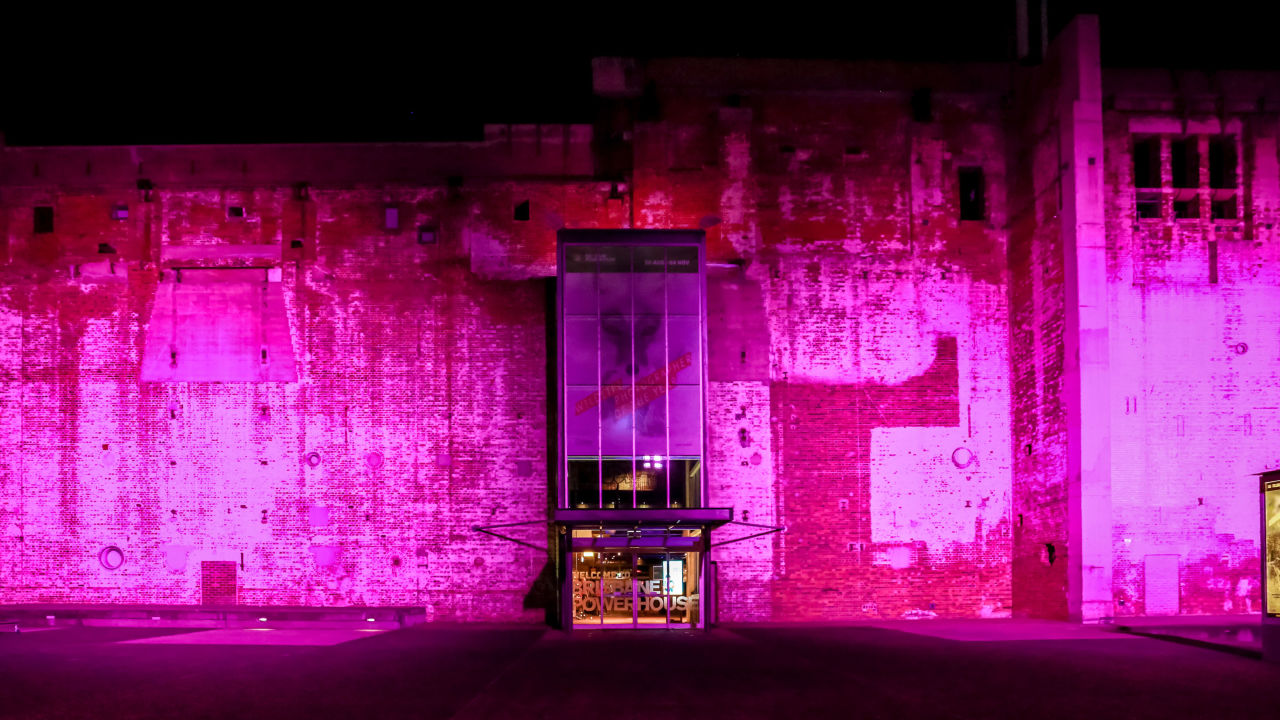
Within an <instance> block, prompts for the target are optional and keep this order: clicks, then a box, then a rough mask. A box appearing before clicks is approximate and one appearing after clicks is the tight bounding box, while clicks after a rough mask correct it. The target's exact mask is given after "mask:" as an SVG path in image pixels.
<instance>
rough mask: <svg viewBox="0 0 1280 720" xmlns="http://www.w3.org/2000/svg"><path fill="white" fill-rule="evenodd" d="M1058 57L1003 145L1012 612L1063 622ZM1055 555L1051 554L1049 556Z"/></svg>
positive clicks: (1042, 71)
mask: <svg viewBox="0 0 1280 720" xmlns="http://www.w3.org/2000/svg"><path fill="white" fill-rule="evenodd" d="M1057 62H1058V58H1057V57H1056V56H1051V57H1050V58H1049V62H1048V63H1047V64H1046V65H1045V66H1044V67H1042V68H1038V77H1032V78H1024V79H1023V82H1024V83H1027V84H1028V85H1030V86H1031V87H1029V88H1028V89H1027V90H1026V92H1027V93H1030V94H1031V96H1030V97H1027V98H1026V99H1025V100H1024V102H1023V103H1022V104H1021V105H1020V106H1018V107H1017V108H1015V113H1014V119H1013V127H1014V129H1015V131H1014V133H1013V134H1012V137H1011V141H1010V143H1009V147H1010V155H1011V156H1012V157H1014V158H1019V159H1018V160H1016V161H1014V162H1011V164H1010V167H1011V176H1010V182H1009V206H1010V220H1009V290H1008V292H1009V338H1010V345H1009V353H1010V363H1009V383H1010V386H1011V395H1012V403H1011V407H1012V416H1011V435H1012V437H1011V443H1012V462H1013V488H1012V490H1013V507H1012V513H1011V515H1012V517H1011V520H1012V525H1013V538H1014V540H1013V558H1012V565H1013V568H1012V583H1013V607H1014V611H1015V613H1016V614H1018V615H1020V616H1029V617H1048V618H1059V619H1060V618H1065V617H1067V614H1068V613H1067V562H1066V558H1067V554H1068V553H1069V552H1070V551H1071V548H1070V542H1069V530H1068V525H1067V463H1066V443H1067V417H1066V409H1065V407H1064V405H1063V398H1062V391H1063V377H1062V375H1063V363H1064V359H1065V358H1064V352H1065V350H1064V347H1063V332H1064V325H1065V314H1064V308H1065V302H1066V298H1065V290H1064V287H1063V285H1064V282H1065V278H1064V272H1063V270H1064V268H1063V249H1062V227H1061V222H1060V220H1059V213H1060V211H1061V209H1062V208H1061V203H1062V197H1061V193H1060V192H1059V186H1060V182H1061V179H1060V165H1061V161H1060V157H1059V142H1058V140H1059V138H1058V137H1057V135H1055V134H1053V133H1052V132H1051V131H1052V129H1053V128H1055V127H1056V126H1057V123H1058V121H1059V118H1058V107H1057V104H1056V99H1057V98H1056V91H1057V89H1058V87H1059V83H1060V80H1059V77H1058V76H1059V74H1060V73H1059V68H1058V65H1057ZM1050 549H1052V553H1053V554H1052V556H1051V555H1050Z"/></svg>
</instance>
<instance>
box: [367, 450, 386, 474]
mask: <svg viewBox="0 0 1280 720" xmlns="http://www.w3.org/2000/svg"><path fill="white" fill-rule="evenodd" d="M364 464H365V465H368V466H369V469H370V470H377V469H378V468H380V467H382V453H380V452H371V453H369V454H368V455H365V456H364Z"/></svg>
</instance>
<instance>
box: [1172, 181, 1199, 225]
mask: <svg viewBox="0 0 1280 720" xmlns="http://www.w3.org/2000/svg"><path fill="white" fill-rule="evenodd" d="M1173 216H1174V217H1175V218H1178V219H1179V220H1190V219H1194V218H1198V217H1200V195H1199V193H1198V192H1196V191H1195V190H1194V189H1192V188H1183V189H1181V190H1176V191H1174V194H1173Z"/></svg>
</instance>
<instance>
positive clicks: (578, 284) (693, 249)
mask: <svg viewBox="0 0 1280 720" xmlns="http://www.w3.org/2000/svg"><path fill="white" fill-rule="evenodd" d="M558 268H559V273H558V278H557V285H556V289H557V294H556V297H557V315H558V317H557V338H558V347H557V369H558V374H557V382H558V384H559V387H558V388H557V391H556V395H557V413H558V417H557V428H558V435H559V454H558V472H557V475H558V477H557V478H556V510H555V522H556V524H557V525H558V526H559V533H558V548H559V559H558V563H557V564H558V572H557V574H558V577H559V579H560V588H561V589H560V608H561V613H560V618H561V626H562V627H565V628H573V629H584V628H690V627H705V626H706V625H707V624H708V622H709V620H710V619H711V618H713V617H714V614H713V613H714V601H713V598H714V577H713V576H709V574H708V569H709V567H710V565H709V558H708V555H709V552H708V551H709V548H710V532H711V530H712V529H713V528H714V527H717V526H718V525H721V524H724V523H726V522H729V521H730V520H732V510H731V509H729V508H708V507H707V503H706V497H707V493H706V489H707V487H708V486H707V478H706V471H705V464H704V462H703V459H704V458H705V457H706V422H705V417H706V412H705V408H706V393H705V387H706V352H705V349H706V290H705V281H706V277H705V270H704V268H705V259H704V248H703V234H702V232H700V231H655V230H562V231H560V234H559V253H558Z"/></svg>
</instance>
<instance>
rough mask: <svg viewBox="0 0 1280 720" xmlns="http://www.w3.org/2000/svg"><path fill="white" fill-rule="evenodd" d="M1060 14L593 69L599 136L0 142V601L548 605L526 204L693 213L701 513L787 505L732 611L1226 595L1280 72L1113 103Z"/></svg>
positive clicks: (1182, 607) (1265, 244)
mask: <svg viewBox="0 0 1280 720" xmlns="http://www.w3.org/2000/svg"><path fill="white" fill-rule="evenodd" d="M1091 32H1092V33H1093V34H1092V35H1091V34H1090V33H1091ZM1066 37H1067V39H1066V40H1065V41H1061V42H1060V44H1059V45H1058V46H1057V47H1056V49H1055V51H1054V52H1051V53H1050V55H1049V57H1048V58H1047V60H1046V62H1045V63H1044V64H1042V65H1040V66H1038V67H1034V68H1023V69H1019V70H1018V71H1016V72H1013V73H1010V71H1009V69H1008V68H1004V67H997V66H984V65H966V66H926V65H895V64H876V63H831V62H811V61H803V62H801V61H796V62H790V61H717V60H681V61H650V62H648V63H644V64H642V66H641V67H637V68H636V70H635V71H634V73H632V74H627V73H623V72H617V73H610V71H609V68H610V67H611V66H609V64H608V63H607V62H606V63H604V64H602V65H599V66H598V67H597V92H599V93H600V94H601V96H602V103H603V102H606V101H607V103H608V109H607V112H605V111H602V112H601V114H600V119H599V120H598V121H597V123H596V125H595V126H594V127H593V126H585V125H583V126H577V125H575V126H564V125H557V126H490V127H489V128H487V129H486V136H485V139H484V140H483V141H481V142H476V143H450V144H438V145H433V144H403V145H369V146H360V145H318V146H261V147H252V146H229V147H226V148H202V147H185V148H184V147H172V148H159V147H135V148H0V263H3V264H2V265H0V436H2V437H4V438H5V439H6V440H8V442H6V443H3V444H0V531H3V532H0V603H8V602H147V603H183V604H195V603H200V602H219V603H221V602H229V601H234V602H239V603H243V604H289V605H293V604H297V605H400V604H412V605H421V606H425V607H426V609H427V614H428V617H429V618H431V619H434V620H503V621H510V620H516V621H524V622H541V621H543V619H544V618H545V617H547V610H548V609H549V608H552V607H554V602H555V592H556V584H555V582H556V580H555V568H554V563H553V562H552V560H551V557H552V555H551V554H550V553H549V552H546V551H543V550H540V549H539V547H541V546H545V545H547V541H548V539H549V533H550V532H551V530H550V528H548V526H547V525H546V524H545V521H546V520H547V518H548V513H549V510H550V509H551V506H552V505H553V503H554V500H553V493H552V491H551V488H552V487H553V478H550V477H549V476H548V467H550V466H553V465H554V463H553V462H551V460H552V458H553V457H554V454H555V452H556V450H555V445H554V432H552V433H551V439H550V440H549V439H548V427H549V426H551V427H554V422H553V418H550V417H549V416H548V397H554V395H552V394H551V392H550V388H549V387H548V377H549V376H552V375H554V373H549V372H548V358H549V357H553V354H552V352H553V348H550V347H548V339H549V338H552V339H553V338H554V328H550V330H551V331H552V332H549V328H548V325H547V324H548V322H549V321H550V319H551V318H553V317H554V312H551V311H549V308H553V307H554V304H553V303H550V302H549V301H550V300H551V299H552V297H551V296H550V295H549V288H550V280H549V278H550V277H551V276H553V275H554V274H555V271H556V268H555V258H556V252H555V250H556V248H555V241H556V240H555V238H556V231H557V230H559V229H562V228H684V229H687V228H700V229H703V230H705V232H706V239H707V248H708V252H707V257H708V263H709V267H708V273H707V275H708V279H707V286H708V289H707V292H708V295H707V297H708V308H707V315H708V329H707V333H708V339H709V343H710V346H709V348H708V351H707V358H708V381H709V382H708V386H707V398H706V399H707V407H706V418H705V420H706V423H707V427H708V456H707V458H706V477H707V482H708V487H707V491H708V497H707V501H708V504H709V505H712V506H715V507H730V508H732V509H733V513H734V520H735V523H732V524H730V525H728V526H725V527H723V528H720V529H717V530H715V531H713V532H712V535H711V536H712V539H713V541H715V542H716V543H721V542H726V541H732V540H736V539H739V538H745V537H746V536H748V535H753V534H756V533H760V532H762V531H763V530H767V529H769V528H775V527H776V528H781V532H777V533H772V534H763V535H760V536H758V537H752V538H749V539H744V540H742V541H741V542H732V543H729V544H725V545H719V546H717V547H716V548H715V550H714V552H713V558H712V559H713V560H714V561H715V563H716V569H715V579H716V590H717V596H716V603H715V605H716V606H717V608H718V619H719V620H721V621H744V622H749V621H802V620H849V619H876V618H887V617H888V618H900V617H933V616H947V617H1008V616H1010V615H1023V616H1036V617H1051V618H1068V617H1073V618H1085V619H1096V618H1097V617H1099V616H1105V615H1107V614H1115V615H1130V614H1144V613H1156V612H1170V611H1172V612H1182V613H1208V612H1215V613H1216V612H1224V611H1225V612H1249V611H1256V609H1257V607H1256V602H1255V601H1254V600H1253V598H1254V597H1256V590H1257V580H1258V548H1257V516H1256V512H1257V497H1256V495H1255V494H1254V493H1255V492H1256V487H1255V486H1254V483H1255V480H1254V478H1252V476H1251V475H1250V473H1253V472H1258V471H1260V470H1262V469H1264V468H1266V467H1274V466H1278V465H1280V456H1277V455H1278V454H1277V452H1276V450H1275V448H1274V447H1270V446H1268V445H1267V440H1268V438H1269V437H1271V435H1273V434H1274V432H1276V431H1277V425H1278V424H1280V415H1278V414H1277V413H1278V412H1280V411H1278V410H1277V409H1276V408H1277V407H1280V396H1278V395H1277V393H1278V392H1280V391H1278V390H1277V388H1280V371H1278V370H1277V369H1276V367H1277V366H1276V364H1275V358H1276V357H1277V355H1278V354H1280V345H1277V343H1278V342H1280V339H1278V338H1280V291H1278V290H1277V288H1278V287H1280V282H1278V281H1280V277H1278V276H1277V272H1278V271H1277V270H1276V267H1277V260H1280V258H1278V257H1277V251H1276V245H1275V242H1274V241H1273V238H1272V234H1273V233H1274V232H1280V230H1273V229H1272V226H1273V225H1274V224H1275V223H1276V222H1277V217H1276V215H1277V213H1278V212H1280V162H1278V161H1277V147H1276V144H1277V140H1276V138H1277V136H1278V135H1280V127H1277V125H1276V122H1275V120H1274V119H1273V117H1272V116H1268V115H1259V114H1257V113H1253V114H1250V113H1249V112H1246V110H1247V108H1245V107H1244V106H1243V105H1241V104H1240V103H1244V101H1245V99H1247V100H1248V102H1249V103H1253V107H1254V108H1255V109H1256V108H1257V103H1258V102H1263V104H1264V105H1265V104H1266V102H1277V103H1280V99H1275V98H1272V99H1271V100H1268V99H1267V97H1264V98H1263V99H1262V101H1259V100H1258V96H1259V95H1260V94H1261V95H1265V92H1264V91H1263V90H1262V89H1259V88H1261V87H1262V86H1263V85H1265V82H1264V81H1265V78H1261V79H1260V78H1257V77H1253V76H1239V77H1236V76H1230V77H1226V76H1224V78H1223V79H1221V82H1222V83H1223V84H1222V85H1221V87H1219V88H1217V89H1215V88H1212V87H1209V86H1208V85H1207V84H1205V83H1203V82H1201V80H1203V78H1199V79H1197V78H1198V76H1194V75H1189V76H1188V77H1187V78H1183V79H1182V80H1180V84H1179V85H1178V87H1181V88H1184V92H1192V90H1186V88H1192V89H1193V90H1194V89H1195V88H1200V89H1199V90H1194V93H1199V94H1198V95H1196V98H1202V96H1203V97H1207V98H1210V100H1212V98H1213V97H1217V96H1215V95H1213V93H1219V94H1222V96H1223V97H1224V98H1226V99H1225V100H1223V101H1222V102H1219V103H1218V104H1216V105H1213V103H1212V102H1210V100H1205V101H1204V102H1205V103H1208V105H1206V106H1205V107H1209V105H1212V107H1213V108H1216V110H1214V112H1212V113H1210V112H1208V111H1207V110H1204V109H1203V108H1200V106H1198V105H1195V103H1193V102H1190V101H1189V100H1187V99H1186V98H1183V99H1181V100H1180V99H1179V98H1178V96H1177V93H1176V92H1174V90H1173V88H1172V86H1170V87H1162V86H1160V85H1159V84H1158V81H1153V80H1152V79H1151V78H1150V77H1148V76H1146V75H1142V74H1134V73H1107V74H1105V75H1104V76H1103V80H1102V81H1101V85H1102V87H1101V95H1099V88H1098V87H1097V85H1098V83H1096V82H1093V81H1092V80H1091V79H1090V78H1092V77H1094V76H1095V75H1096V73H1097V71H1098V66H1097V57H1096V52H1094V54H1093V55H1090V53H1091V52H1093V50H1090V48H1093V49H1094V50H1096V44H1091V43H1096V25H1094V26H1092V30H1090V28H1089V27H1088V26H1085V27H1083V29H1082V28H1081V27H1079V26H1077V27H1076V28H1075V29H1073V30H1071V31H1070V32H1069V33H1067V35H1066ZM1091 72H1092V73H1093V75H1091V74H1090V73H1091ZM1011 78H1012V80H1011ZM650 83H652V84H651V85H650ZM1197 83H1199V84H1197ZM1201 85H1203V86H1204V87H1201ZM646 88H647V89H646ZM926 88H927V89H929V90H928V92H923V91H922V89H926ZM1202 91H1203V92H1202ZM1194 93H1193V94H1194ZM1103 96H1105V97H1106V98H1107V99H1106V107H1107V110H1106V111H1105V112H1104V110H1103V106H1104V102H1103V100H1102V99H1101V98H1102V97H1103ZM1237 99H1238V100H1239V102H1237ZM1196 102H1200V99H1196ZM1188 103H1190V104H1188ZM1232 103H1236V104H1234V105H1233V104H1232ZM1175 108H1189V110H1188V112H1189V113H1190V114H1189V115H1188V116H1187V118H1186V119H1180V118H1179V116H1176V115H1175V114H1174V110H1175ZM1197 108H1200V109H1197ZM1202 110H1203V111H1202ZM1197 113H1198V114H1197ZM1097 123H1102V126H1101V127H1102V132H1101V136H1102V137H1103V138H1104V141H1103V143H1102V144H1103V145H1105V147H1098V148H1095V147H1093V145H1094V144H1096V141H1095V140H1092V139H1090V138H1094V137H1095V136H1096V135H1098V134H1099V133H1097V132H1096V131H1097V130H1098V127H1099V126H1098V124H1097ZM1090 133H1093V134H1090ZM1223 135H1226V136H1229V137H1231V138H1233V142H1234V143H1235V147H1236V155H1237V156H1238V157H1239V159H1240V161H1239V166H1238V170H1237V171H1236V173H1237V174H1236V181H1237V182H1236V183H1235V185H1236V187H1235V188H1234V190H1232V192H1233V193H1234V195H1233V197H1234V198H1235V199H1236V203H1237V206H1236V207H1237V213H1238V218H1237V219H1227V218H1217V219H1215V218H1214V217H1213V214H1214V210H1213V207H1214V206H1213V204H1212V203H1213V202H1214V200H1221V198H1220V197H1219V195H1221V193H1218V194H1217V195H1215V190H1214V189H1213V188H1210V187H1209V184H1210V168H1209V166H1208V159H1207V158H1208V156H1209V143H1210V142H1211V141H1212V140H1213V139H1214V138H1218V137H1219V136H1223ZM1135 137H1142V138H1146V137H1156V138H1158V143H1157V147H1158V148H1159V158H1158V159H1159V163H1158V175H1159V181H1160V182H1159V184H1158V185H1157V186H1156V187H1154V188H1142V189H1139V188H1135V187H1134V176H1133V173H1134V157H1133V147H1134V145H1133V142H1134V138H1135ZM1186 137H1193V138H1194V142H1195V143H1198V145H1197V146H1196V147H1198V148H1199V149H1200V156H1201V158H1202V160H1201V166H1200V167H1199V170H1198V172H1199V176H1198V186H1197V188H1196V189H1195V190H1193V192H1192V195H1194V197H1195V199H1196V202H1198V203H1199V217H1195V218H1176V217H1175V214H1177V213H1179V212H1180V213H1186V212H1187V206H1186V205H1179V206H1178V209H1175V206H1174V203H1175V202H1178V203H1185V202H1187V200H1186V198H1187V197H1188V195H1187V193H1186V190H1187V188H1175V187H1174V186H1173V180H1172V176H1173V154H1172V153H1173V150H1172V147H1173V146H1172V144H1171V143H1172V142H1173V141H1174V140H1180V139H1182V138H1186ZM1179 147H1184V146H1179ZM1215 152H1216V151H1215ZM1179 162H1180V161H1179ZM1089 168H1093V169H1092V170H1090V169H1089ZM973 169H981V171H982V175H981V181H980V183H979V187H981V189H982V202H981V203H979V206H978V207H977V208H976V210H975V209H974V208H972V207H970V206H969V205H968V203H967V202H962V198H961V183H960V177H961V175H962V172H964V173H968V172H971V171H972V170H973ZM1215 177H1216V176H1215ZM1139 190H1141V191H1142V192H1143V193H1146V194H1144V195H1143V198H1147V197H1148V196H1149V195H1150V193H1151V192H1154V193H1155V195H1156V196H1158V198H1159V200H1158V202H1159V206H1160V213H1159V217H1154V218H1139V217H1138V208H1137V205H1136V202H1137V200H1138V193H1139ZM1098 197H1101V198H1102V205H1103V208H1102V209H1103V210H1105V220H1106V222H1105V228H1103V227H1101V224H1100V223H1098V222H1097V221H1096V220H1095V217H1094V215H1093V214H1091V213H1093V211H1094V210H1095V209H1096V208H1092V206H1091V205H1090V204H1089V203H1090V202H1093V203H1094V204H1095V205H1096V201H1097V199H1098ZM39 207H48V208H52V211H51V212H52V221H53V227H52V228H48V227H37V226H38V224H40V223H43V222H44V221H46V220H47V219H48V216H46V215H44V214H43V213H44V211H38V210H35V208H39ZM1091 208H1092V209H1091ZM1143 212H1144V213H1148V212H1149V210H1144V211H1143ZM970 214H972V215H971V216H970ZM962 215H963V216H964V217H963V218H962ZM37 230H41V232H37ZM44 230H49V231H48V232H44ZM1104 245H1105V251H1106V255H1105V268H1104V267H1102V265H1103V264H1104V263H1103V262H1102V261H1101V260H1099V261H1098V262H1097V263H1096V267H1095V266H1094V265H1095V263H1092V260H1091V258H1093V257H1094V254H1096V253H1100V252H1101V249H1102V248H1103V246H1104ZM1099 282H1100V283H1101V284H1099ZM1099 289H1104V290H1105V293H1103V295H1105V301H1106V311H1105V313H1104V314H1103V315H1102V317H1104V318H1105V325H1106V327H1105V328H1098V327H1095V326H1093V325H1091V324H1090V323H1091V322H1092V321H1093V320H1092V318H1091V316H1089V313H1090V312H1091V308H1092V310H1096V311H1097V312H1099V313H1101V312H1102V311H1101V310H1098V308H1100V307H1101V306H1100V305H1098V304H1097V296H1096V295H1091V293H1093V292H1095V291H1097V290H1099ZM1099 338H1101V340H1099ZM1099 353H1100V354H1101V356H1102V357H1103V359H1104V360H1106V361H1107V362H1105V363H1102V364H1099V363H1097V362H1096V361H1097V359H1098V355H1099ZM1090 373H1092V374H1090ZM1099 377H1101V378H1103V381H1104V382H1102V383H1099V382H1098V381H1097V378H1099ZM1081 378H1086V380H1082V379H1081ZM1100 384H1101V385H1103V386H1104V387H1101V388H1100V387H1099V385H1100ZM1098 398H1102V400H1098ZM1104 404H1105V407H1102V405H1104ZM1099 412H1101V413H1103V414H1104V418H1103V419H1104V420H1105V419H1107V418H1109V421H1110V427H1109V429H1108V428H1104V427H1090V428H1085V427H1081V425H1082V424H1083V421H1081V420H1078V419H1076V420H1073V418H1082V417H1083V418H1088V417H1093V418H1095V419H1096V418H1097V417H1098V413H1099ZM1091 413H1092V414H1091ZM1073 423H1075V424H1074V425H1073ZM1093 424H1094V425H1098V423H1096V422H1095V423H1093ZM552 472H554V470H553V471H552ZM1099 493H1103V494H1105V498H1099V497H1098V494H1099ZM508 523H527V524H525V525H519V526H513V527H512V528H511V529H509V530H508V531H507V532H508V533H509V534H511V535H514V536H518V537H519V538H520V539H522V540H524V541H525V542H526V543H527V544H519V543H513V542H508V541H504V540H502V539H499V538H496V537H493V536H491V535H487V534H484V533H481V532H478V531H477V530H476V528H477V527H483V526H489V525H499V524H508ZM1100 542H1101V543H1102V544H1103V546H1104V547H1103V549H1104V551H1105V550H1106V548H1107V547H1109V548H1110V564H1109V565H1107V564H1106V563H1103V562H1099V561H1098V559H1097V555H1096V553H1097V548H1098V547H1099V543H1100ZM113 547H114V548H118V549H119V551H120V554H121V556H122V557H123V562H122V563H120V564H119V567H114V565H115V564H116V562H115V560H116V557H117V556H116V555H115V554H114V551H111V550H109V548H113ZM1173 556H1176V563H1171V562H1169V558H1170V557H1173ZM1175 564H1176V566H1177V568H1178V571H1177V573H1176V577H1172V576H1170V577H1164V576H1161V577H1155V575H1156V574H1157V573H1160V572H1162V573H1165V574H1168V573H1169V568H1171V567H1173V566H1174V565H1175ZM1099 568H1101V571H1100V570H1099ZM1108 568H1109V569H1108ZM1148 568H1153V570H1152V571H1151V576H1150V577H1148V572H1147V569H1148ZM1100 572H1101V574H1102V575H1105V576H1106V577H1104V578H1102V580H1103V583H1102V584H1099V578H1098V577H1097V575H1099V573H1100ZM1099 593H1102V596H1103V597H1102V599H1101V600H1099ZM1107 594H1110V595H1112V596H1113V597H1114V608H1112V609H1110V610H1108V609H1107V608H1106V607H1105V606H1106V605H1107V604H1108V602H1109V601H1108V600H1107V599H1106V597H1105V596H1106V595H1107ZM1156 594H1160V596H1159V597H1155V595H1156ZM1171 602H1172V605H1170V603H1171Z"/></svg>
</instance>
